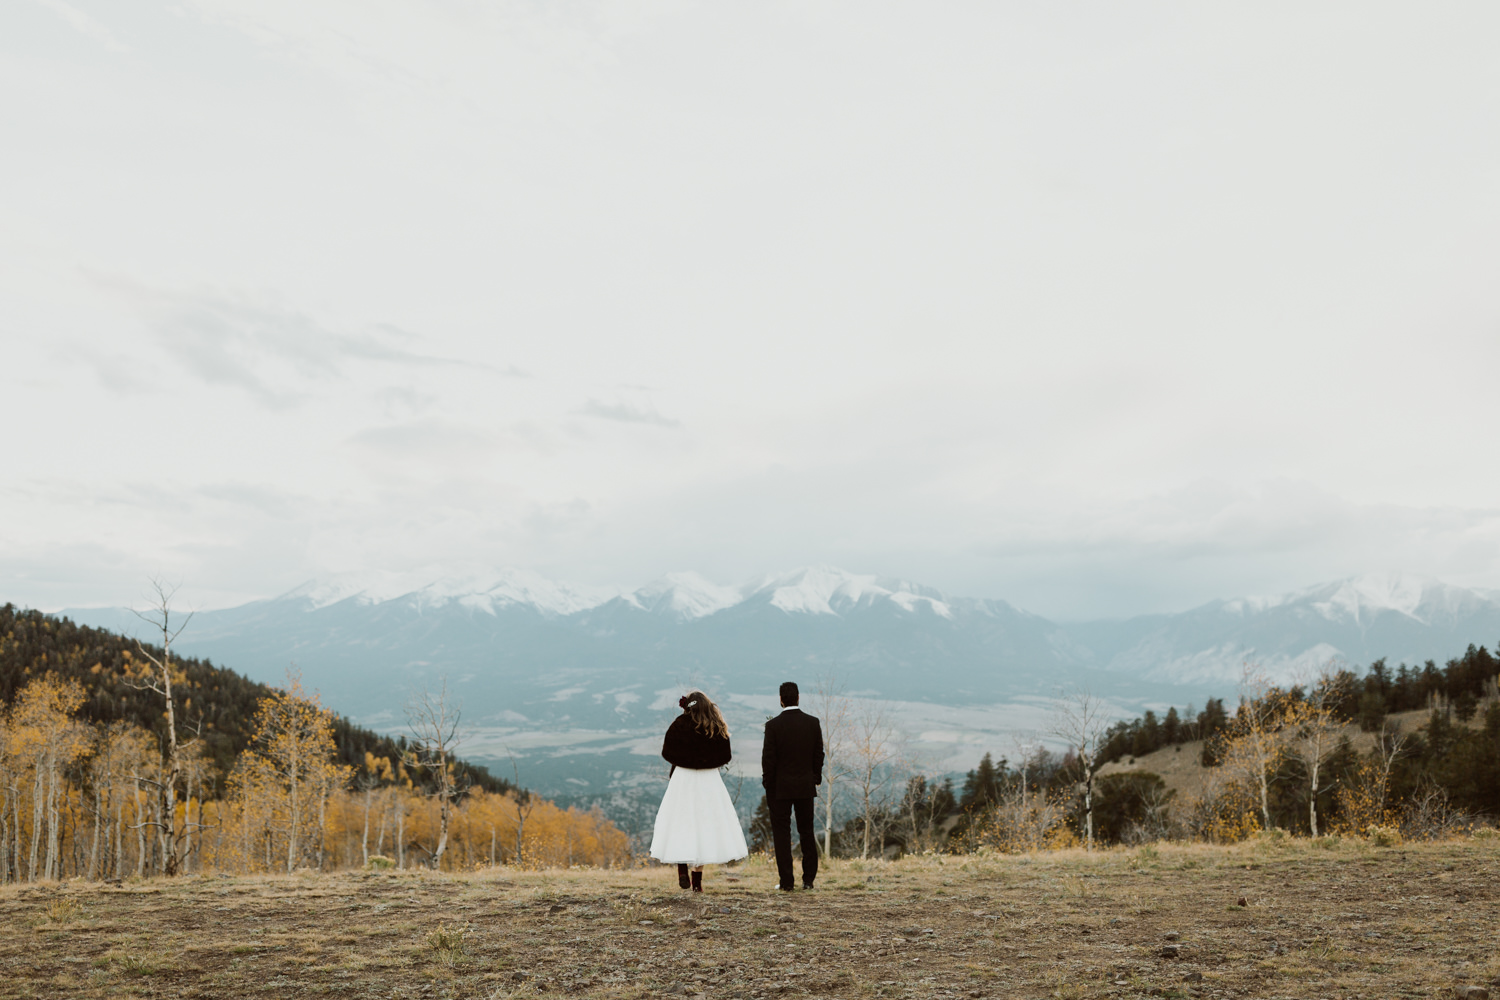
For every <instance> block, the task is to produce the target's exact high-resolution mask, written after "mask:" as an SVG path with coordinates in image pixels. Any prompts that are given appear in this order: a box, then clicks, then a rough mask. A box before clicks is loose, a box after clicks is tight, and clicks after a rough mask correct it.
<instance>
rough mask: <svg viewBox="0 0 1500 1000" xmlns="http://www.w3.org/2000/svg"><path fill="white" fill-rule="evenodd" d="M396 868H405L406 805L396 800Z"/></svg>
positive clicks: (398, 797)
mask: <svg viewBox="0 0 1500 1000" xmlns="http://www.w3.org/2000/svg"><path fill="white" fill-rule="evenodd" d="M396 867H397V868H405V867H406V804H405V803H404V802H402V801H401V799H400V796H397V798H396Z"/></svg>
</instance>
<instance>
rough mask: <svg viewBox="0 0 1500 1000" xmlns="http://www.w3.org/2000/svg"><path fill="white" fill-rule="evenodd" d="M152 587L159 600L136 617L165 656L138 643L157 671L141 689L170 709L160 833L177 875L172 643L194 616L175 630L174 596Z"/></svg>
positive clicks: (178, 760)
mask: <svg viewBox="0 0 1500 1000" xmlns="http://www.w3.org/2000/svg"><path fill="white" fill-rule="evenodd" d="M152 586H153V587H154V589H155V590H156V597H155V600H154V602H153V604H152V607H151V610H150V611H149V612H145V613H143V612H139V611H137V612H136V616H137V617H139V618H140V619H141V620H142V621H144V622H147V623H148V624H150V625H151V626H152V627H153V628H154V629H156V630H157V631H159V632H161V647H162V655H161V659H157V658H156V656H155V655H154V654H153V653H151V652H150V651H149V650H148V649H147V648H146V646H145V645H144V644H142V643H141V642H139V641H137V642H136V649H137V650H139V651H140V653H141V655H143V656H144V657H145V658H146V659H147V660H148V661H150V663H151V665H152V667H154V668H155V669H154V670H153V671H151V672H150V674H149V676H148V677H145V678H143V680H142V682H141V683H140V684H139V685H138V686H140V687H143V688H146V689H148V690H151V691H154V692H156V693H157V694H159V695H161V696H162V701H163V703H164V705H165V709H166V711H165V715H166V720H167V743H166V751H165V753H164V755H163V763H164V764H165V767H166V774H165V775H164V776H163V780H162V783H161V785H160V786H159V787H158V789H157V795H158V797H159V799H160V801H159V803H158V807H157V808H158V813H159V820H160V823H161V826H160V827H159V828H158V830H159V832H160V840H161V848H162V872H163V873H164V874H166V875H176V874H177V871H178V856H177V850H178V833H177V783H178V782H179V781H181V780H182V754H181V747H179V746H178V743H177V703H176V700H175V699H174V698H173V696H172V642H173V641H174V640H175V639H176V638H177V637H178V636H179V635H181V634H182V630H183V629H185V628H187V624H188V622H189V621H191V620H192V618H193V615H192V613H191V612H189V614H188V616H187V617H186V618H185V619H183V622H182V624H181V625H179V626H177V627H176V628H175V629H174V628H173V627H172V593H173V592H172V591H170V590H168V589H167V588H166V587H165V586H163V585H162V584H161V582H160V581H152Z"/></svg>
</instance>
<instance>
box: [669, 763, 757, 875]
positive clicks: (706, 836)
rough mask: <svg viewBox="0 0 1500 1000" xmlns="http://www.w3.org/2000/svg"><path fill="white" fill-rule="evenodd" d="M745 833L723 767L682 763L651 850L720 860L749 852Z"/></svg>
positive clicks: (682, 858)
mask: <svg viewBox="0 0 1500 1000" xmlns="http://www.w3.org/2000/svg"><path fill="white" fill-rule="evenodd" d="M749 854H750V848H748V847H746V846H745V833H744V831H743V830H741V829H740V817H739V814H738V813H736V812H735V811H734V802H733V801H732V800H731V799H730V798H729V789H727V788H725V787H724V779H722V778H720V777H719V771H718V768H712V769H709V770H705V771H696V770H694V769H693V768H690V767H679V768H677V769H676V770H675V771H673V772H672V778H671V780H670V781H668V782H667V793H666V794H665V795H663V796H662V797H661V808H659V809H658V810H657V811H656V829H655V830H654V831H653V832H652V834H651V856H652V857H653V858H655V859H656V860H658V861H665V862H666V863H667V864H676V865H690V866H693V867H697V866H698V865H721V864H723V863H724V862H726V861H735V860H738V859H739V858H743V857H747V856H748V855H749Z"/></svg>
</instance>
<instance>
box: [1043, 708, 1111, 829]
mask: <svg viewBox="0 0 1500 1000" xmlns="http://www.w3.org/2000/svg"><path fill="white" fill-rule="evenodd" d="M1108 725H1109V707H1108V706H1107V705H1106V704H1105V703H1104V701H1102V700H1101V699H1099V698H1097V697H1095V696H1094V695H1093V694H1092V693H1090V692H1089V691H1088V690H1087V689H1086V688H1082V687H1077V686H1074V687H1073V688H1071V689H1069V690H1067V691H1064V692H1063V693H1062V695H1061V696H1060V697H1059V698H1058V701H1057V708H1056V709H1055V710H1054V712H1053V716H1052V735H1053V736H1056V737H1058V738H1059V739H1061V740H1062V741H1063V742H1065V743H1066V744H1067V745H1068V749H1070V750H1072V751H1073V753H1075V754H1076V755H1077V756H1078V768H1079V772H1080V774H1081V775H1082V778H1081V780H1080V781H1079V786H1080V787H1081V789H1082V791H1083V828H1084V845H1085V847H1087V848H1088V849H1089V850H1093V849H1094V778H1095V776H1096V775H1098V773H1099V768H1101V767H1103V766H1104V762H1103V761H1102V760H1100V750H1101V749H1103V746H1104V738H1105V734H1106V732H1107V728H1108Z"/></svg>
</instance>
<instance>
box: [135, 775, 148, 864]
mask: <svg viewBox="0 0 1500 1000" xmlns="http://www.w3.org/2000/svg"><path fill="white" fill-rule="evenodd" d="M135 839H136V845H135V849H136V851H137V852H138V855H137V857H136V859H135V874H136V876H137V877H143V876H144V875H145V874H146V796H145V790H144V789H142V788H141V785H140V782H139V781H137V782H136V785H135Z"/></svg>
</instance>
